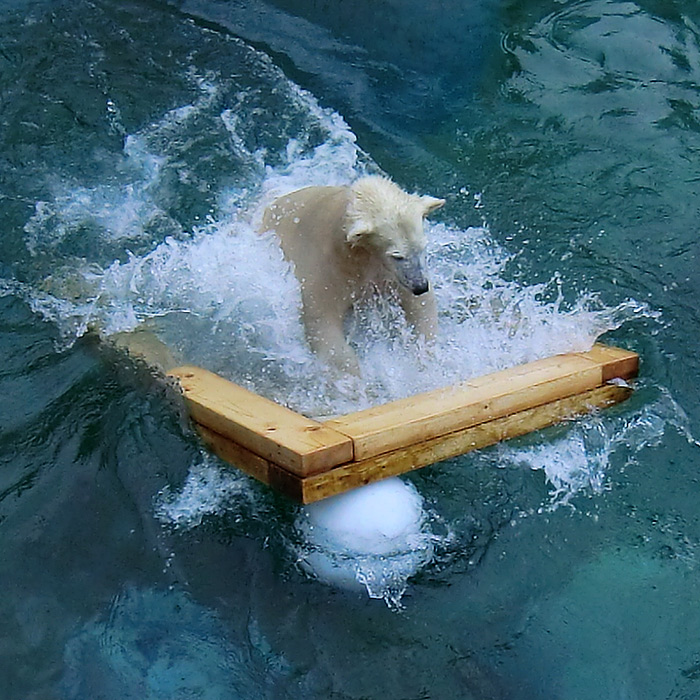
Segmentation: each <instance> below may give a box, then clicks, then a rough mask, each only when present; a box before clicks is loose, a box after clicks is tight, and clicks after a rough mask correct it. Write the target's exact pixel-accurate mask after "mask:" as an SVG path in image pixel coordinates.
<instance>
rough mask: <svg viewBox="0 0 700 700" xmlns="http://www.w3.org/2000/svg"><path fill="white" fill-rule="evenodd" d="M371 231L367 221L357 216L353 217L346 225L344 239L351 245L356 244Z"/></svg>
mask: <svg viewBox="0 0 700 700" xmlns="http://www.w3.org/2000/svg"><path fill="white" fill-rule="evenodd" d="M371 233H372V226H371V224H370V223H369V221H366V220H365V219H362V218H358V219H355V220H354V221H353V222H352V223H351V224H350V226H349V227H348V232H347V234H346V235H345V240H346V241H347V242H348V243H349V244H350V245H351V246H354V245H357V244H358V243H360V242H361V241H362V239H363V238H367V236H369V235H370V234H371Z"/></svg>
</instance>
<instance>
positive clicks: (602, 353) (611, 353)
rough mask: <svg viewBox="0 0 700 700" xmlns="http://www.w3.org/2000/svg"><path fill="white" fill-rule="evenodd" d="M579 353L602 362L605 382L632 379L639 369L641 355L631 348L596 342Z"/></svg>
mask: <svg viewBox="0 0 700 700" xmlns="http://www.w3.org/2000/svg"><path fill="white" fill-rule="evenodd" d="M577 354H578V355H579V356H580V357H586V358H588V359H589V360H592V361H593V362H598V363H600V365H601V366H602V369H603V381H604V382H609V381H610V380H611V379H616V378H617V379H631V378H632V377H636V376H637V372H638V371H639V355H638V354H637V353H636V352H632V351H631V350H624V349H622V348H616V347H612V346H610V345H602V344H600V343H596V344H595V345H594V346H593V348H592V349H591V350H589V351H588V352H585V353H581V352H580V353H577Z"/></svg>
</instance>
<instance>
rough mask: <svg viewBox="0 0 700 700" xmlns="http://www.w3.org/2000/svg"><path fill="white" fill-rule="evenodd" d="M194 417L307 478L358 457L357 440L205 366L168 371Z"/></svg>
mask: <svg viewBox="0 0 700 700" xmlns="http://www.w3.org/2000/svg"><path fill="white" fill-rule="evenodd" d="M168 374H169V375H171V376H173V377H175V378H177V379H178V380H179V382H180V386H181V388H182V392H183V394H184V397H185V400H186V402H187V407H188V410H189V412H190V415H191V416H192V419H193V420H194V421H196V422H197V423H199V424H201V425H204V426H205V427H207V428H209V429H210V430H212V431H214V432H215V433H218V434H219V435H223V436H225V437H227V438H229V439H230V440H232V441H233V442H235V443H237V444H238V445H240V446H242V447H244V448H246V449H248V450H250V451H251V452H253V453H254V454H256V455H259V456H260V457H263V458H264V459H267V460H269V461H271V462H274V463H275V464H277V465H280V466H282V467H284V468H285V469H287V470H289V471H290V472H293V473H294V474H298V475H299V476H307V475H309V474H314V473H316V472H319V471H323V470H326V469H329V468H331V467H334V466H336V465H338V464H343V463H344V462H349V461H351V460H352V459H353V447H352V440H351V439H350V438H349V437H347V436H346V435H342V434H340V433H338V432H336V431H335V430H333V429H332V428H331V427H329V426H326V425H323V424H322V423H318V422H317V421H314V420H311V419H310V418H306V417H305V416H302V415H301V414H299V413H295V412H294V411H291V410H289V409H288V408H285V407H284V406H280V405H279V404H277V403H275V402H274V401H270V400H268V399H266V398H264V397H262V396H258V395H257V394H254V393H252V392H250V391H248V390H247V389H244V388H243V387H241V386H238V385H237V384H234V383H232V382H229V381H227V380H226V379H224V378H223V377H220V376H218V375H217V374H214V373H213V372H209V371H207V370H205V369H202V368H200V367H177V368H175V369H172V370H170V372H168Z"/></svg>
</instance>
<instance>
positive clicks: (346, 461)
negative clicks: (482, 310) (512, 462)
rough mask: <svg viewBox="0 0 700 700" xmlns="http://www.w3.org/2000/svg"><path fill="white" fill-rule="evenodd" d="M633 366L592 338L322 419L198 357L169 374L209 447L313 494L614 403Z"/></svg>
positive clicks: (299, 495)
mask: <svg viewBox="0 0 700 700" xmlns="http://www.w3.org/2000/svg"><path fill="white" fill-rule="evenodd" d="M638 367H639V356H638V355H637V354H636V353H634V352H630V351H628V350H622V349H620V348H615V347H609V346H605V345H595V346H594V347H593V348H592V349H591V350H590V351H588V352H576V353H570V354H566V355H556V356H554V357H549V358H546V359H544V360H537V361H536V362H530V363H528V364H524V365H519V366H517V367H513V368H511V369H507V370H503V371H501V372H495V373H494V374H489V375H486V376H483V377H479V378H476V379H469V380H467V381H464V382H461V383H460V384H456V385H454V386H449V387H445V388H443V389H437V390H435V391H429V392H427V393H423V394H417V395H415V396H411V397H409V398H405V399H401V400H399V401H392V402H391V403H387V404H383V405H381V406H376V407H374V408H369V409H367V410H364V411H358V412H356V413H349V414H347V415H344V416H340V417H337V418H333V419H331V420H327V421H323V422H318V421H315V420H312V419H310V418H307V417H305V416H303V415H301V414H299V413H295V412H294V411H291V410H290V409H288V408H285V407H284V406H281V405H280V404H278V403H275V402H274V401H270V400H269V399H265V398H263V397H261V396H258V395H257V394H254V393H252V392H250V391H248V390H247V389H244V388H243V387H241V386H238V385H237V384H234V383H232V382H229V381H228V380H226V379H224V378H223V377H220V376H219V375H217V374H214V373H212V372H209V371H207V370H205V369H202V368H200V367H177V368H175V369H172V370H170V371H169V372H168V374H169V375H170V376H172V377H175V378H176V379H177V380H178V381H179V382H180V386H181V388H182V392H183V395H184V397H185V401H186V403H187V407H188V410H189V412H190V415H191V417H192V420H193V421H194V423H195V426H196V428H197V430H198V432H199V433H200V435H201V436H202V438H203V440H204V442H205V443H206V444H207V446H208V447H209V448H210V449H211V450H212V451H213V452H214V453H215V454H217V455H218V456H219V457H220V458H221V459H223V460H224V461H226V462H229V463H230V464H232V465H234V466H236V467H238V468H239V469H242V470H243V471H245V472H247V473H248V474H250V475H251V476H253V477H255V478H256V479H258V480H259V481H262V482H263V483H265V484H268V485H269V486H271V487H272V488H275V489H277V490H278V491H281V492H282V493H284V494H285V495H287V496H288V497H290V498H292V499H293V500H295V501H297V502H299V503H312V502H314V501H319V500H321V499H323V498H327V497H329V496H333V495H335V494H338V493H342V492H344V491H348V490H350V489H354V488H358V487H359V486H364V485H365V484H369V483H371V482H373V481H378V480H379V479H383V478H386V477H389V476H396V475H398V474H403V473H405V472H408V471H411V470H413V469H419V468H421V467H425V466H428V465H430V464H434V463H435V462H440V461H442V460H445V459H449V458H450V457H456V456H457V455H461V454H464V453H466V452H469V451H471V450H475V449H479V448H482V447H486V446H488V445H493V444H495V443H497V442H500V441H502V440H507V439H509V438H513V437H516V436H519V435H524V434H526V433H529V432H532V431H534V430H539V429H540V428H544V427H546V426H549V425H553V424H555V423H558V422H560V421H563V420H567V419H571V418H574V417H576V416H581V415H584V414H586V413H590V412H591V411H593V410H595V409H599V408H604V407H606V406H610V405H612V404H615V403H619V402H620V401H623V400H624V399H626V398H627V397H628V396H629V395H630V393H631V392H632V388H631V387H630V386H629V384H628V383H627V381H628V380H630V379H632V378H633V377H635V376H636V375H637V371H638Z"/></svg>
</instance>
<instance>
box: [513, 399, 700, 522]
mask: <svg viewBox="0 0 700 700" xmlns="http://www.w3.org/2000/svg"><path fill="white" fill-rule="evenodd" d="M667 430H675V431H676V432H678V433H679V434H681V435H683V436H684V437H685V438H686V440H688V442H689V443H691V444H695V445H697V444H698V442H697V440H696V439H695V438H694V437H693V436H692V434H691V432H690V427H689V422H688V419H687V416H686V415H685V412H684V411H683V409H682V408H681V407H680V406H679V405H678V403H677V402H676V401H675V400H674V399H673V398H672V397H671V396H670V395H669V394H668V392H666V391H664V390H660V391H659V396H658V397H657V398H656V399H655V400H653V401H650V402H649V403H647V404H645V405H644V406H643V407H642V408H641V409H640V410H638V411H636V412H633V413H625V414H623V415H618V416H610V415H605V416H603V415H602V414H594V415H592V416H590V417H588V418H586V419H583V420H579V421H577V422H576V423H574V424H573V425H572V426H571V427H570V428H569V429H568V430H567V431H566V435H564V436H563V437H561V438H558V439H555V440H553V441H550V442H548V443H547V444H546V445H537V446H534V447H528V448H524V449H518V450H514V449H512V448H506V447H502V448H501V450H500V451H499V458H500V459H501V460H502V462H501V465H502V466H507V465H516V466H518V465H519V466H525V467H528V468H530V469H532V470H533V471H542V472H544V476H545V479H546V481H547V483H548V484H549V486H550V495H549V504H548V505H547V506H546V507H547V508H548V509H554V508H557V507H559V506H562V505H568V506H572V507H573V503H572V499H574V497H575V496H577V495H578V494H581V493H589V494H598V493H601V492H602V491H603V490H604V489H605V488H606V479H607V477H608V470H609V467H610V464H611V463H613V461H616V460H617V459H620V460H621V462H622V464H623V466H622V467H621V468H625V467H628V466H630V465H632V464H634V463H635V461H636V459H637V456H638V455H639V454H640V453H641V452H642V451H644V450H647V449H649V448H653V447H655V446H657V445H659V444H660V443H661V441H662V439H663V437H664V435H665V433H666V431H667Z"/></svg>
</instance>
